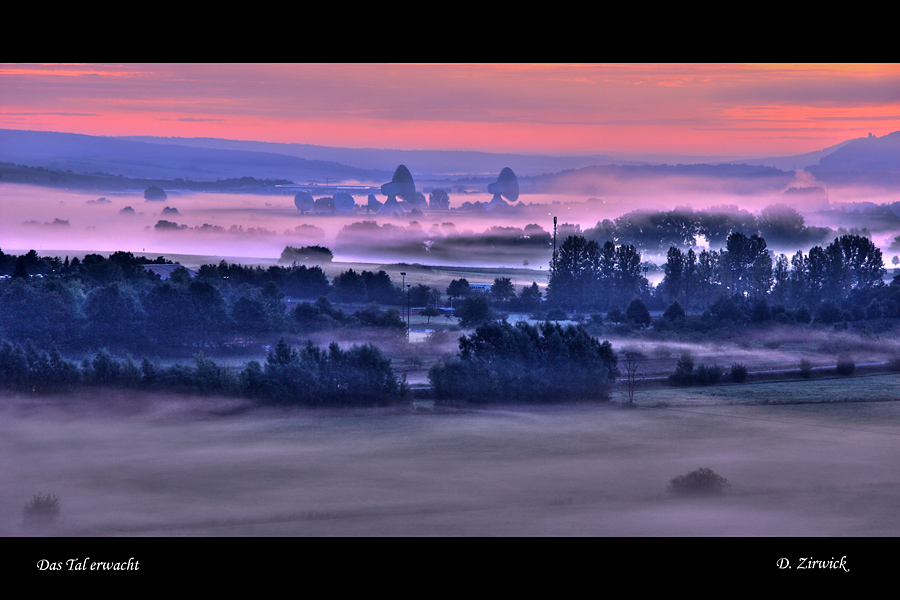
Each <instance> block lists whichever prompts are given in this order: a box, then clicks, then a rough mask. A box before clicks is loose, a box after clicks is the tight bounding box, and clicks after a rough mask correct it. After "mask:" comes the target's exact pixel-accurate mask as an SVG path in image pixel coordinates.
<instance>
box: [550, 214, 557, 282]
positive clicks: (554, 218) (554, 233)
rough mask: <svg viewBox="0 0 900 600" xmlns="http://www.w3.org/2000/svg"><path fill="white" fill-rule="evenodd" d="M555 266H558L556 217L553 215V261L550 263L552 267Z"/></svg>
mask: <svg viewBox="0 0 900 600" xmlns="http://www.w3.org/2000/svg"><path fill="white" fill-rule="evenodd" d="M554 267H556V217H553V261H552V262H551V263H550V268H551V269H553V268H554Z"/></svg>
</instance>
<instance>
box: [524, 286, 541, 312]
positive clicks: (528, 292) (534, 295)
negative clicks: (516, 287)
mask: <svg viewBox="0 0 900 600" xmlns="http://www.w3.org/2000/svg"><path fill="white" fill-rule="evenodd" d="M519 302H520V303H521V305H522V308H524V309H526V310H534V309H536V308H537V307H538V306H540V304H541V288H539V287H538V284H537V282H534V281H533V282H531V285H530V286H527V287H524V288H522V292H521V293H520V294H519Z"/></svg>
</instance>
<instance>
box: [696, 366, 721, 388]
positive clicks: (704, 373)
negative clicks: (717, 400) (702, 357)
mask: <svg viewBox="0 0 900 600" xmlns="http://www.w3.org/2000/svg"><path fill="white" fill-rule="evenodd" d="M696 379H697V383H699V384H701V385H711V384H714V383H719V381H720V380H721V379H722V367H720V366H719V365H700V366H699V367H697V375H696Z"/></svg>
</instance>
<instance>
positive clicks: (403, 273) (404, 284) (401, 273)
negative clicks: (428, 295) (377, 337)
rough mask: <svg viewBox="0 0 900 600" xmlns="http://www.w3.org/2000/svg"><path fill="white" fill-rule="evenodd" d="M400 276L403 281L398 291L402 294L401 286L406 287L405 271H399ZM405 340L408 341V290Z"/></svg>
mask: <svg viewBox="0 0 900 600" xmlns="http://www.w3.org/2000/svg"><path fill="white" fill-rule="evenodd" d="M400 276H401V277H403V283H402V284H401V287H400V293H401V294H402V293H403V288H406V271H400ZM406 289H409V288H406ZM406 341H407V342H409V292H407V293H406Z"/></svg>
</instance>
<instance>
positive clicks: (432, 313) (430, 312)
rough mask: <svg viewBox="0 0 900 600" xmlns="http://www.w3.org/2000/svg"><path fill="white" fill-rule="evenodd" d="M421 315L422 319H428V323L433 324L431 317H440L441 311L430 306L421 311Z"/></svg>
mask: <svg viewBox="0 0 900 600" xmlns="http://www.w3.org/2000/svg"><path fill="white" fill-rule="evenodd" d="M419 315H420V316H422V317H428V320H427V321H425V322H426V323H431V317H438V316H440V315H441V311H440V310H438V309H436V308H435V307H434V306H431V305H428V306H426V307H425V308H424V309H422V310H421V311H419Z"/></svg>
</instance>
